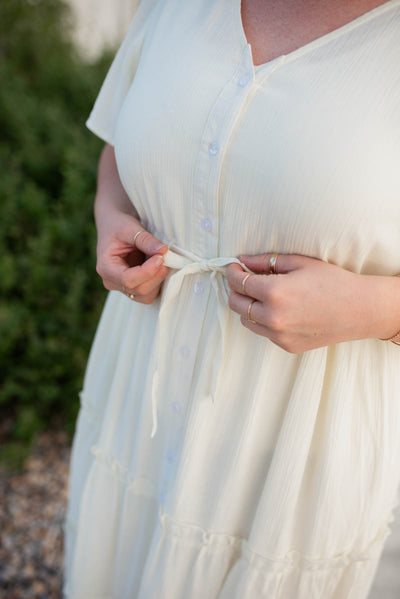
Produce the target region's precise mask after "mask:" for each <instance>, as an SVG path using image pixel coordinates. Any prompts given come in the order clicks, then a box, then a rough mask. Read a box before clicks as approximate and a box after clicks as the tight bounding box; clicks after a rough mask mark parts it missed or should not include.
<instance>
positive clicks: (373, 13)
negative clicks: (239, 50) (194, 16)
mask: <svg viewBox="0 0 400 599" xmlns="http://www.w3.org/2000/svg"><path fill="white" fill-rule="evenodd" d="M228 2H230V0H228ZM399 4H400V0H388V1H387V2H385V3H383V4H380V5H379V6H376V7H375V8H372V9H371V10H369V11H367V12H365V13H363V14H362V15H360V16H359V17H356V18H355V19H352V20H351V21H348V22H347V23H345V24H344V25H341V26H340V27H337V28H336V29H333V30H332V31H329V32H328V33H325V34H324V35H321V36H319V37H317V38H315V39H313V40H311V41H309V42H307V43H305V44H303V45H301V46H299V47H298V48H295V49H294V50H292V51H291V52H288V53H287V54H281V55H279V56H276V57H275V58H271V60H268V61H266V62H263V63H260V64H255V63H254V58H253V55H252V53H251V56H252V62H253V67H254V70H256V71H257V70H261V69H262V68H263V67H268V66H269V65H271V64H273V63H275V62H276V61H282V60H283V59H285V62H288V61H290V60H294V59H296V58H297V57H298V56H301V55H303V54H306V53H307V52H310V51H311V50H313V49H315V48H318V47H319V46H322V45H324V44H327V43H328V42H330V41H331V40H333V39H335V38H337V37H340V36H341V35H344V34H345V33H348V32H349V31H351V30H352V29H355V28H357V27H359V26H360V25H362V24H364V23H366V22H368V21H370V20H372V19H374V18H375V17H377V16H378V15H379V14H381V13H384V12H386V11H388V10H390V9H391V8H393V7H395V6H397V5H399ZM234 5H235V8H236V12H237V14H236V17H237V23H238V25H239V27H238V29H239V36H240V38H241V43H242V45H244V44H245V45H246V46H247V47H248V48H249V49H250V52H251V44H250V43H249V42H248V40H247V35H246V32H245V29H244V24H243V18H242V0H237V1H236V2H234Z"/></svg>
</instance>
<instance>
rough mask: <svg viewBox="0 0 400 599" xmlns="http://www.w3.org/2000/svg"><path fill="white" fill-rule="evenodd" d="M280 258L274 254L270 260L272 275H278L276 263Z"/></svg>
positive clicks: (270, 272)
mask: <svg viewBox="0 0 400 599" xmlns="http://www.w3.org/2000/svg"><path fill="white" fill-rule="evenodd" d="M278 256H279V254H272V256H271V258H270V259H269V274H270V275H276V274H277V272H276V261H277V260H278Z"/></svg>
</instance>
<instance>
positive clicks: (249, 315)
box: [247, 299, 257, 324]
mask: <svg viewBox="0 0 400 599" xmlns="http://www.w3.org/2000/svg"><path fill="white" fill-rule="evenodd" d="M255 301H256V300H255V299H253V300H251V302H250V303H249V307H248V308H247V320H248V321H249V322H252V323H253V324H257V321H256V320H252V318H251V308H252V307H253V304H254V302H255Z"/></svg>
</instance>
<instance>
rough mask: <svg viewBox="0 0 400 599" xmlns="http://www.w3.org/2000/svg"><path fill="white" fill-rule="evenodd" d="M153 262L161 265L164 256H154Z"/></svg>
mask: <svg viewBox="0 0 400 599" xmlns="http://www.w3.org/2000/svg"><path fill="white" fill-rule="evenodd" d="M154 262H155V265H156V266H161V265H162V264H164V258H163V257H162V256H156V258H154Z"/></svg>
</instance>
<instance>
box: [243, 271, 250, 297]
mask: <svg viewBox="0 0 400 599" xmlns="http://www.w3.org/2000/svg"><path fill="white" fill-rule="evenodd" d="M249 277H251V273H247V275H246V276H245V277H243V281H242V295H247V293H246V281H247V279H248V278H249Z"/></svg>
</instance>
